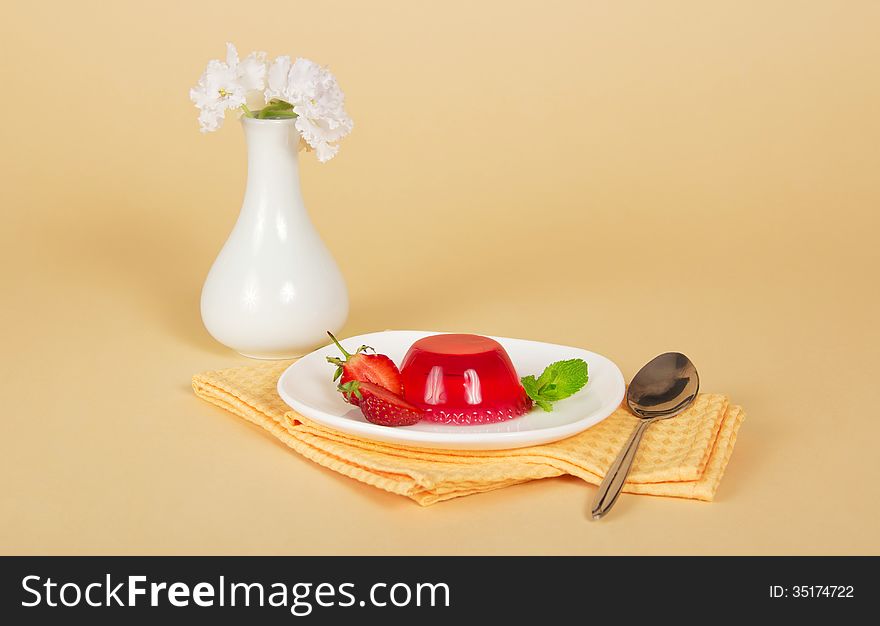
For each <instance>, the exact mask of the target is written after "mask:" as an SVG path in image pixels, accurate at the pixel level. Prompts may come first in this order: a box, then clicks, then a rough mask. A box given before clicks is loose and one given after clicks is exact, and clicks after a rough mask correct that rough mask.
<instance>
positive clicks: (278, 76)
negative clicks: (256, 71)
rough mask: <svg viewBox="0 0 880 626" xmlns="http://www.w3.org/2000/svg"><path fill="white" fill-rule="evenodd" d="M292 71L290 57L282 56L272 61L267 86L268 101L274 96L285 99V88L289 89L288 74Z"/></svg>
mask: <svg viewBox="0 0 880 626" xmlns="http://www.w3.org/2000/svg"><path fill="white" fill-rule="evenodd" d="M288 72H290V57H289V56H281V57H278V58H276V59H275V60H274V61H272V64H271V65H270V66H269V76H268V86H267V87H266V102H269V100H271V99H272V98H278V99H279V100H283V99H284V97H285V96H284V90H285V89H287V74H288Z"/></svg>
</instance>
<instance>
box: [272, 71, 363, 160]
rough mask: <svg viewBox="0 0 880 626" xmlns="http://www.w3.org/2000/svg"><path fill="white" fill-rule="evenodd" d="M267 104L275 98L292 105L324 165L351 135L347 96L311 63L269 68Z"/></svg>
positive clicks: (333, 79)
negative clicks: (340, 143) (344, 138)
mask: <svg viewBox="0 0 880 626" xmlns="http://www.w3.org/2000/svg"><path fill="white" fill-rule="evenodd" d="M268 82H269V86H268V89H267V90H266V101H267V102H268V101H269V100H271V99H272V98H278V99H280V100H284V101H285V102H288V103H290V104H292V105H293V112H294V113H296V115H297V118H296V122H295V124H296V128H297V130H298V131H299V132H300V135H301V136H302V138H303V139H305V141H306V143H307V144H308V145H309V146H311V147H312V148H313V149H314V150H315V152H316V154H317V156H318V160H319V161H320V162H321V163H324V162H326V161H329V160H330V159H332V158H333V157H334V156H335V155H336V153H337V152H338V151H339V146H338V145H335V144H336V142H338V141H339V140H340V139H342V138H343V137H345V136H346V135H347V134H348V133H350V132H351V129H352V128H353V127H354V123H353V122H352V120H351V118H350V117H348V114H347V113H346V112H345V96H344V95H343V93H342V90H341V89H340V88H339V84H338V83H337V82H336V77H334V76H333V74H332V73H330V70H328V69H327V68H324V67H321V66H320V65H318V64H317V63H315V62H313V61H310V60H308V59H297V60H296V61H295V62H294V63H293V64H292V65H291V63H290V57H286V56H282V57H278V58H277V59H275V61H274V62H273V63H272V65H271V66H270V67H269V81H268Z"/></svg>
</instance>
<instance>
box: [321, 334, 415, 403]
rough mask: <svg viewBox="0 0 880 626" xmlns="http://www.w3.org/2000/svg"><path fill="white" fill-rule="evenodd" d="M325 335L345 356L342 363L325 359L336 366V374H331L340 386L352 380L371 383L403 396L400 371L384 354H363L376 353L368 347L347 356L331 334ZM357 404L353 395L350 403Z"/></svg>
mask: <svg viewBox="0 0 880 626" xmlns="http://www.w3.org/2000/svg"><path fill="white" fill-rule="evenodd" d="M327 334H328V335H330V339H332V340H333V343H335V344H336V347H337V348H339V350H340V351H341V352H342V354H343V356H345V360H344V361H343V360H342V359H339V358H337V357H332V356H328V357H327V361H328V362H329V363H332V364H333V365H336V373H335V374H333V380H334V381H336V380H339V384H340V385H344V384H346V383H349V382H351V381H353V380H357V381H360V382H362V383H373V384H376V385H379V386H380V387H384V388H385V389H387V390H388V391H390V392H391V393H394V394H397V395H399V396H402V395H403V379H401V377H400V370H399V369H397V366H396V365H395V364H394V361H392V360H391V359H389V358H388V357H387V356H385V355H384V354H365V353H364V351H365V350H372V351H373V352H374V353H375V352H376V351H375V350H373V349H372V348H370V347H369V346H361V347H360V348H358V349H357V351H356V352H355V353H354V354H349V353H348V352H346V350H345V348H343V347H342V346H341V345H340V344H339V341H337V339H336V337H334V336H333V333H331V332H328V333H327ZM358 402H359V399H358V397H357V396H355V395H353V396H352V399H351V403H352V404H355V405H356V404H358Z"/></svg>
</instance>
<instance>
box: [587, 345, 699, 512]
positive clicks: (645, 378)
mask: <svg viewBox="0 0 880 626" xmlns="http://www.w3.org/2000/svg"><path fill="white" fill-rule="evenodd" d="M699 390H700V376H699V374H697V368H696V367H694V364H693V363H691V360H690V359H689V358H687V357H686V356H685V355H683V354H681V353H679V352H667V353H665V354H661V355H660V356H658V357H654V358H653V359H651V361H650V362H648V364H647V365H645V366H644V367H643V368H642V369H640V370H639V372H638V374H636V375H635V378H633V379H632V382H631V383H630V384H629V389H627V392H626V404H627V406H629V410H630V411H632V412H633V413H634V414H635V416H636V417H638V418H640V420H639V424H638V425H637V426H636V427H635V429H633V432H632V434H631V435H630V436H629V440H628V441H627V442H626V444H625V445H624V446H623V449H622V450H621V451H620V454H618V455H617V458H616V459H615V460H614V463H612V464H611V468H610V469H609V470H608V473H607V474H605V479H604V480H603V481H602V484H601V485H599V491H598V492H597V493H596V498H595V499H594V500H593V519H594V520H597V519H601V518H602V517H603V516H604V515H605V514H606V513H608V511H610V510H611V507H613V506H614V503H615V502H617V497H618V496H619V495H620V490H621V489H622V488H623V483H624V482H626V477H627V476H628V475H629V470H630V468H631V467H632V462H633V459H634V458H635V457H636V451H637V450H638V449H639V443H640V442H641V440H642V435H643V434H644V432H645V431H646V430H647V429H648V426H650V425H651V424H653V423H654V422H656V421H658V420H665V419H667V418H669V417H673V416H674V415H678V414H679V413H681V412H682V411H684V410H685V409H686V408H688V407H689V406H690V405H691V404H693V402H694V399H695V398H696V397H697V392H698V391H699Z"/></svg>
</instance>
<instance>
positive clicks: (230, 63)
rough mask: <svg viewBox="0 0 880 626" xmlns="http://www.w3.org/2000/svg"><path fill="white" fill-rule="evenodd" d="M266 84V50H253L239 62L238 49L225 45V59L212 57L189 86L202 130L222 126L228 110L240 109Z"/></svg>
mask: <svg viewBox="0 0 880 626" xmlns="http://www.w3.org/2000/svg"><path fill="white" fill-rule="evenodd" d="M265 85H266V53H265V52H252V53H251V54H249V55H248V56H247V57H246V58H245V60H244V61H242V62H239V59H238V51H237V50H236V49H235V46H233V45H232V44H231V43H227V44H226V62H225V63H223V62H222V61H218V60H216V59H215V60H212V61H209V62H208V67H207V68H206V69H205V72H204V73H203V74H202V76H201V77H200V78H199V83H198V85H196V86H195V87H193V88H192V89H190V92H189V97H190V100H192V101H193V103H194V104H195V105H196V106H197V107H198V108H199V125H200V126H201V130H202V132H203V133H204V132H210V131H214V130H217V129H218V128H220V125H221V124H222V123H223V116H224V114H225V113H226V111H227V110H229V109H237V108H239V107H241V106H242V105H243V104H245V103H246V102H247V99H248V96H249V95H250V94H251V92H254V91H262V90H263V89H264V88H265Z"/></svg>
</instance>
